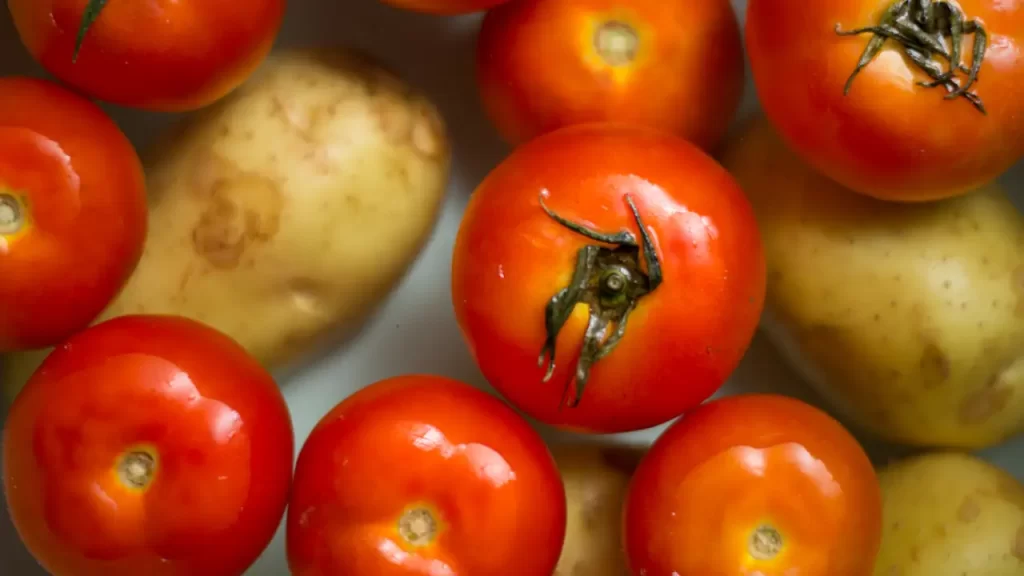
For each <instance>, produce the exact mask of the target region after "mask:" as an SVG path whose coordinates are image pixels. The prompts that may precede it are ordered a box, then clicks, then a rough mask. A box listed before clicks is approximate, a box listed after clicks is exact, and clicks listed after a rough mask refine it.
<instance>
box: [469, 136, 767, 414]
mask: <svg viewBox="0 0 1024 576" xmlns="http://www.w3.org/2000/svg"><path fill="white" fill-rule="evenodd" d="M641 223H642V224H641ZM453 258H454V260H453V264H452V268H453V269H452V298H453V302H454V305H455V314H456V318H457V320H458V322H459V325H460V326H461V328H462V332H463V334H464V336H465V338H466V340H467V341H468V343H469V347H470V350H471V351H472V353H473V356H474V357H475V359H476V361H477V363H478V364H479V366H480V368H481V370H482V371H483V374H484V376H486V377H487V379H488V380H489V381H490V382H491V384H492V385H494V386H495V387H496V388H497V389H498V390H499V391H500V392H501V393H502V394H503V395H505V397H507V398H508V399H509V400H510V401H511V402H512V403H513V404H515V405H516V406H518V407H519V408H521V409H522V410H524V411H525V412H527V413H528V414H530V415H531V416H533V417H535V418H537V419H539V420H542V421H544V422H547V423H550V424H554V425H558V426H562V427H565V428H572V429H577V430H586V431H592V432H621V431H627V430H637V429H640V428H647V427H650V426H654V425H656V424H660V423H662V422H666V421H668V420H670V419H672V418H674V417H676V416H678V415H679V414H681V413H682V412H684V411H685V410H688V409H690V408H693V407H694V406H696V405H698V404H700V403H701V402H702V401H703V400H705V399H706V398H708V397H709V396H711V394H712V393H714V392H715V390H717V389H718V388H719V387H720V386H721V385H722V384H723V383H724V382H725V380H726V378H727V377H728V376H729V375H730V373H731V372H732V371H733V370H734V369H735V367H736V365H737V364H738V363H739V361H740V358H741V357H742V356H743V354H744V353H745V351H746V349H747V346H748V345H749V343H750V340H751V338H752V337H753V334H754V331H755V329H756V327H757V323H758V319H759V317H760V314H761V309H762V306H763V303H764V292H765V263H764V256H763V253H762V249H761V243H760V238H759V235H758V230H757V226H756V223H755V221H754V215H753V211H752V209H751V207H750V205H749V204H748V202H747V200H746V198H745V197H744V195H743V192H742V191H741V190H740V189H739V187H738V185H737V184H736V182H735V181H734V180H733V179H732V177H731V176H730V175H729V174H728V173H727V172H726V171H725V170H724V169H723V168H722V167H721V166H719V165H718V164H717V163H715V161H713V160H712V159H711V158H710V157H709V156H707V155H706V154H704V153H703V152H701V150H700V149H699V148H697V147H696V146H694V145H693V144H690V143H689V142H687V141H685V140H682V139H680V138H678V137H675V136H672V135H671V134H668V133H664V132H659V131H655V130H651V129H648V128H644V127H640V126H627V125H612V124H588V125H576V126H572V127H568V128H563V129H560V130H557V131H555V132H550V133H548V134H545V135H543V136H540V137H539V138H537V139H535V140H532V141H530V142H528V143H526V144H524V145H523V146H521V147H519V148H517V149H516V150H515V151H514V152H513V153H512V155H511V156H510V157H509V158H507V159H506V160H505V161H504V162H503V163H502V164H500V165H499V166H498V167H497V168H496V169H495V170H494V171H492V172H491V174H490V175H489V176H487V178H486V179H485V180H484V182H483V183H482V184H481V185H480V186H479V188H477V190H476V192H475V193H474V194H473V196H472V198H471V200H470V202H469V206H468V208H467V209H466V212H465V216H464V217H463V221H462V225H461V227H460V229H459V233H458V237H457V239H456V242H455V253H454V257H453Z"/></svg>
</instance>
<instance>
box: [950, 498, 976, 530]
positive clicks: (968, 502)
mask: <svg viewBox="0 0 1024 576" xmlns="http://www.w3.org/2000/svg"><path fill="white" fill-rule="evenodd" d="M979 515H981V506H980V505H979V504H978V501H977V500H975V499H974V498H973V497H971V496H966V497H964V501H963V502H961V503H960V507H959V508H957V510H956V519H957V520H958V521H960V522H963V523H964V524H970V523H971V522H974V521H975V520H977V519H978V516H979Z"/></svg>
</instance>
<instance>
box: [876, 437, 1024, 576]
mask: <svg viewBox="0 0 1024 576" xmlns="http://www.w3.org/2000/svg"><path fill="white" fill-rule="evenodd" d="M878 477H879V482H880V483H881V486H882V498H883V506H884V511H883V518H884V528H883V533H882V548H881V551H880V552H879V555H878V561H877V563H876V565H875V572H874V576H1024V485H1022V484H1021V483H1020V482H1018V481H1017V480H1015V479H1014V478H1013V477H1011V476H1010V475H1009V474H1007V473H1006V472H1004V471H1003V470H1000V469H999V468H996V467H994V466H992V465H991V464H989V463H988V462H985V461H984V460H981V459H979V458H977V457H974V456H970V455H967V454H959V453H953V452H948V453H932V454H925V455H922V456H916V457H912V458H910V459H908V460H904V461H901V462H897V463H895V464H890V465H889V466H888V467H886V468H884V469H882V470H881V471H880V472H879V475H878Z"/></svg>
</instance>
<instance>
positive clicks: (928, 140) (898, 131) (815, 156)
mask: <svg viewBox="0 0 1024 576" xmlns="http://www.w3.org/2000/svg"><path fill="white" fill-rule="evenodd" d="M957 4H958V5H959V6H960V7H961V8H962V9H963V11H964V13H965V14H966V16H967V17H968V18H976V19H978V20H980V21H983V22H984V25H985V26H986V29H987V32H988V35H989V43H988V50H987V51H986V54H985V59H984V62H983V64H982V67H981V71H980V74H979V76H978V82H977V83H976V84H975V85H974V86H973V87H972V88H971V90H972V91H973V92H975V93H976V94H977V95H978V96H979V97H980V98H981V100H982V102H983V104H984V106H985V108H986V109H987V114H981V113H980V112H979V111H978V110H977V109H976V108H975V107H974V106H973V105H972V104H971V103H970V102H968V101H967V100H966V99H964V98H956V99H953V100H946V99H944V95H945V94H946V92H945V90H944V89H943V88H925V87H922V86H918V85H916V83H917V82H919V81H927V80H928V77H927V76H925V75H924V74H923V73H922V72H920V71H919V69H918V68H917V67H916V66H914V65H913V64H912V63H911V61H910V60H909V59H908V58H907V57H905V56H904V55H903V54H902V50H901V49H900V47H899V45H898V44H895V43H894V42H892V41H890V42H887V43H886V44H885V47H884V48H883V49H882V52H881V53H880V54H879V55H878V56H877V58H876V59H875V60H874V61H873V62H872V63H871V64H869V65H868V66H867V67H866V68H864V70H863V71H862V72H861V73H860V74H859V75H858V76H857V77H856V79H855V80H854V81H853V83H852V84H851V86H850V91H849V94H848V95H846V96H844V95H843V90H844V85H845V84H846V82H847V79H848V77H849V75H850V74H851V73H852V72H853V70H854V68H855V67H856V64H857V62H858V60H859V58H860V56H861V53H862V51H863V50H864V48H865V46H866V45H867V43H868V41H869V40H870V35H867V34H865V35H860V36H839V35H837V34H836V32H835V28H836V26H837V25H839V26H841V28H842V29H853V28H858V27H862V26H869V25H875V24H877V23H878V21H879V18H880V16H881V15H882V13H883V12H884V11H885V10H886V9H887V8H888V7H889V6H890V5H891V2H890V0H819V1H816V2H805V1H804V0H755V1H752V2H750V6H749V8H748V12H747V23H746V43H747V49H748V54H749V58H750V65H751V69H752V71H753V76H754V83H755V85H756V88H757V93H758V96H759V99H760V101H761V104H762V107H763V108H764V111H765V113H766V115H767V116H768V118H769V119H770V120H771V121H772V123H773V124H774V125H775V126H776V128H778V130H779V131H780V133H781V134H782V135H783V136H784V138H785V139H786V140H787V141H788V143H789V144H790V145H791V146H792V147H793V148H794V149H795V150H796V151H798V152H799V153H800V154H801V155H802V156H803V157H804V158H805V159H806V160H807V161H808V163H810V164H811V165H812V166H814V167H815V168H816V169H818V170H819V171H821V172H822V173H824V174H825V175H827V176H829V177H831V178H832V179H833V180H836V181H838V182H839V183H841V184H843V185H845V186H847V187H848V188H851V189H853V190H855V191H857V192H861V193H863V194H868V195H871V196H874V197H877V198H881V199H885V200H896V201H926V200H934V199H939V198H944V197H949V196H954V195H957V194H960V193H963V192H965V191H968V190H970V189H973V188H976V187H978V186H980V185H982V184H985V183H988V182H990V181H992V180H994V179H995V178H996V177H997V176H999V175H1000V174H1001V173H1003V172H1005V171H1006V170H1007V169H1009V168H1010V166H1012V165H1013V164H1014V162H1016V161H1017V160H1018V159H1019V158H1020V157H1021V156H1022V155H1024V99H1021V98H1020V95H1019V94H1020V87H1021V86H1022V85H1024V58H1021V56H1020V54H1021V52H1022V51H1024V4H1022V3H1020V2H1009V3H1007V2H1001V1H998V0H961V1H960V2H958V3H957ZM972 40H973V37H972V36H968V37H967V38H965V41H964V44H963V46H964V56H963V63H964V65H969V64H970V61H971V50H972ZM944 66H945V67H948V65H944ZM945 67H944V68H943V69H945Z"/></svg>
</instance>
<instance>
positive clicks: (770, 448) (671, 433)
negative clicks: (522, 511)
mask: <svg viewBox="0 0 1024 576" xmlns="http://www.w3.org/2000/svg"><path fill="white" fill-rule="evenodd" d="M881 515H882V497H881V492H880V490H879V487H878V481H877V480H876V479H875V473H874V470H873V468H872V466H871V462H870V461H869V460H868V457H867V455H865V454H864V451H863V450H862V449H861V447H860V445H858V444H857V441H856V440H854V438H853V437H852V436H851V435H850V434H849V433H848V432H847V431H846V430H845V429H844V428H843V427H842V426H841V425H840V424H839V423H838V422H836V421H835V420H833V419H832V418H831V417H830V416H829V415H827V414H825V413H824V412H822V411H821V410H818V409H817V408H814V407H812V406H810V405H808V404H805V403H803V402H801V401H799V400H795V399H792V398H787V397H784V396H775V395H756V394H752V395H745V396H729V397H725V398H723V399H720V400H714V401H711V402H708V403H706V404H704V405H702V406H700V407H699V408H697V409H696V410H694V411H693V412H690V413H688V414H687V415H686V416H684V417H683V418H682V419H681V420H679V421H677V422H676V423H674V424H673V425H672V426H671V427H669V428H668V430H666V431H665V432H664V433H663V434H662V435H661V436H660V437H659V438H658V439H657V440H656V441H655V442H654V445H653V446H651V449H650V451H649V452H648V453H647V454H646V455H645V456H644V458H643V460H642V461H641V462H640V466H639V467H638V468H637V471H636V473H635V474H634V476H633V479H632V480H631V482H630V485H629V489H628V491H627V494H626V502H625V507H624V527H625V530H624V544H625V547H626V553H627V557H628V560H629V565H630V570H631V571H632V573H633V574H645V575H647V576H670V575H672V576H838V575H840V574H841V575H842V576H870V575H871V574H872V571H873V569H874V561H875V556H876V555H877V553H878V549H879V546H880V544H881V536H880V535H881V529H882V519H881Z"/></svg>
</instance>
